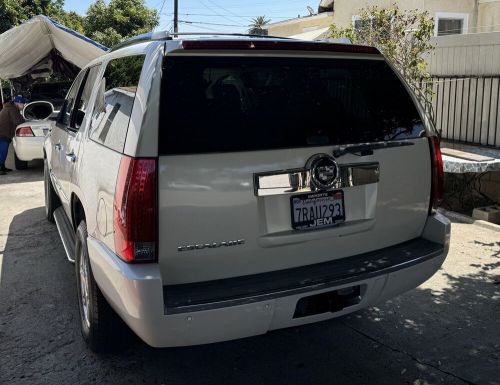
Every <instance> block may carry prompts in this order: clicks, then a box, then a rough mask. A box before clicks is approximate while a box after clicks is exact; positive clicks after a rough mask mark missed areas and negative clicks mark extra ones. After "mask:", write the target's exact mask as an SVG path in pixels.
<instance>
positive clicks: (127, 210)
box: [113, 156, 158, 263]
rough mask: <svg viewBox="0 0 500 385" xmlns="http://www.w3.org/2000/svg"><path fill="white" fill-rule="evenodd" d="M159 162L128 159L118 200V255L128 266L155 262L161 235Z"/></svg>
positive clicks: (122, 167)
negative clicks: (159, 220)
mask: <svg viewBox="0 0 500 385" xmlns="http://www.w3.org/2000/svg"><path fill="white" fill-rule="evenodd" d="M157 191H158V177H157V159H156V158H130V157H128V156H124V157H123V158H122V160H121V162H120V170H119V172H118V179H117V181H116V190H115V200H114V209H113V211H114V214H113V215H114V218H113V224H114V237H115V251H116V253H117V255H118V256H119V257H120V258H121V259H123V260H124V261H125V262H129V263H137V262H155V261H156V260H157V253H158V239H157V238H158V233H157V220H158V216H157V207H158V206H157V202H158V197H157Z"/></svg>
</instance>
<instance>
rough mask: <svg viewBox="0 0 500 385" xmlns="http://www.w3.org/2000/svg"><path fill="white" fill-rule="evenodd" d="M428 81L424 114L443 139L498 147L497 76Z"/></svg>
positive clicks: (499, 95) (499, 87)
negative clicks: (430, 94) (428, 99)
mask: <svg viewBox="0 0 500 385" xmlns="http://www.w3.org/2000/svg"><path fill="white" fill-rule="evenodd" d="M430 81H431V82H432V84H431V87H432V91H433V97H432V100H431V103H430V104H431V106H432V107H430V106H429V108H428V112H429V113H430V115H431V117H432V119H433V120H434V123H435V124H436V128H437V129H438V130H440V131H441V134H442V137H443V138H444V139H447V140H449V141H452V142H461V143H467V144H475V145H483V146H495V147H498V146H500V127H499V126H500V122H499V118H500V116H499V109H500V106H499V104H500V75H493V76H490V75H488V76H470V75H467V76H446V77H434V78H432V79H431V80H430ZM426 109H427V108H426Z"/></svg>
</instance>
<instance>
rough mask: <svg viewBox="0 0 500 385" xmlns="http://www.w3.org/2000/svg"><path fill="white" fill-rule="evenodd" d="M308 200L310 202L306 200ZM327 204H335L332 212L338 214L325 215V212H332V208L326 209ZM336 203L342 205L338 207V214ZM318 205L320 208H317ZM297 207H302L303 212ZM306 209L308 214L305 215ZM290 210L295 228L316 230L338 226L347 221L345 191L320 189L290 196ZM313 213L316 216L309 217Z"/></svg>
mask: <svg viewBox="0 0 500 385" xmlns="http://www.w3.org/2000/svg"><path fill="white" fill-rule="evenodd" d="M308 200H309V201H310V202H304V201H308ZM329 202H331V203H329ZM318 203H319V205H318ZM325 204H327V205H328V206H329V205H330V204H333V205H334V210H333V213H332V214H336V215H329V216H325V215H324V214H329V213H330V212H331V210H330V209H329V208H328V207H327V210H326V211H324V209H323V207H324V206H325ZM335 205H340V208H339V209H338V214H337V206H335ZM318 207H319V210H318V209H317V208H318ZM296 209H297V210H298V209H301V210H302V213H299V212H297V211H296ZM304 209H306V210H307V215H305V213H304ZM311 209H312V211H311ZM290 211H291V224H292V228H293V229H294V230H316V229H323V228H327V227H332V226H337V225H339V224H340V223H342V222H345V203H344V191H343V190H333V191H320V192H314V193H309V194H301V195H292V196H291V197H290ZM311 214H313V216H314V218H309V216H310V215H311ZM318 214H319V215H318ZM322 214H323V215H322ZM330 218H331V220H330ZM297 219H298V220H297ZM300 219H302V220H300ZM304 219H306V220H304Z"/></svg>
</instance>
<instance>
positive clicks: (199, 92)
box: [159, 56, 425, 155]
mask: <svg viewBox="0 0 500 385" xmlns="http://www.w3.org/2000/svg"><path fill="white" fill-rule="evenodd" d="M161 107H162V108H161V116H160V122H161V123H160V146H159V150H160V154H163V155H166V154H189V153H208V152H231V151H254V150H269V149H278V148H294V147H311V146H324V145H336V144H350V143H362V142H373V141H384V140H396V139H398V140H399V139H408V138H416V137H419V136H421V135H422V134H424V133H425V132H424V128H423V124H422V122H421V119H420V116H419V114H418V112H417V109H416V108H415V105H414V104H413V101H412V99H411V98H410V95H409V94H408V92H407V91H406V89H405V88H404V86H403V85H402V84H401V82H400V80H399V79H398V78H397V76H396V75H395V74H394V72H393V71H392V70H391V69H390V67H389V66H388V65H387V64H386V63H385V62H383V61H377V60H348V59H298V58H258V57H180V56H171V57H166V59H165V63H164V76H163V85H162V98H161Z"/></svg>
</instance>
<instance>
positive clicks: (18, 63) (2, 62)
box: [0, 15, 107, 79]
mask: <svg viewBox="0 0 500 385" xmlns="http://www.w3.org/2000/svg"><path fill="white" fill-rule="evenodd" d="M105 51H107V48H106V47H105V46H103V45H101V44H99V43H97V42H95V41H93V40H91V39H89V38H88V37H86V36H83V35H81V34H80V33H78V32H76V31H73V30H72V29H69V28H67V27H65V26H63V25H61V24H59V23H57V22H56V21H54V20H52V19H50V18H49V17H47V16H43V15H39V16H35V17H33V18H32V19H30V20H28V21H26V22H25V23H23V24H21V25H19V26H17V27H14V28H12V29H10V30H8V31H6V32H4V33H3V34H1V35H0V52H1V55H0V78H1V79H12V78H18V77H20V76H23V75H26V74H28V73H30V72H31V71H32V70H33V69H34V68H36V67H37V66H41V67H44V64H45V67H48V66H49V63H44V60H45V61H48V60H47V59H49V60H50V59H53V58H51V56H54V54H55V55H56V57H62V58H63V59H64V60H65V61H66V62H69V63H71V64H72V65H74V66H76V67H78V68H82V67H84V66H85V65H86V64H87V63H88V62H89V61H91V60H93V59H95V58H97V57H99V56H100V55H102V54H104V52H105ZM53 64H55V63H53ZM45 67H44V68H45ZM40 69H43V68H40Z"/></svg>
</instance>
